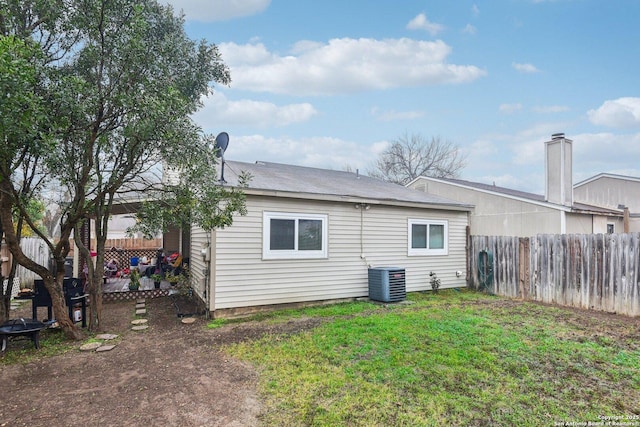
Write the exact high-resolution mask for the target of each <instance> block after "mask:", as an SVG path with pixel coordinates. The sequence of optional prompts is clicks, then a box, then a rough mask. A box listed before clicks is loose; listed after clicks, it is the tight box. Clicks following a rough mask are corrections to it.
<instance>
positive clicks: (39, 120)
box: [0, 35, 45, 320]
mask: <svg viewBox="0 0 640 427" xmlns="http://www.w3.org/2000/svg"><path fill="white" fill-rule="evenodd" d="M38 54H39V49H38V48H37V46H36V45H35V44H34V43H31V42H30V41H28V40H22V39H20V38H19V37H16V36H14V35H7V36H5V37H1V38H0V93H1V94H2V96H0V112H1V113H0V189H2V191H0V209H3V210H4V211H5V212H6V216H7V217H10V219H11V220H10V221H7V222H6V223H5V222H3V221H0V236H2V234H3V231H4V228H5V227H7V228H9V229H10V232H11V234H12V235H14V236H15V239H16V240H17V241H19V240H20V237H21V235H22V232H23V230H29V228H28V226H27V225H26V223H25V219H30V218H29V214H30V213H34V212H37V210H34V209H33V207H34V205H35V198H34V196H35V188H37V187H38V183H39V181H38V179H37V176H38V173H37V170H38V163H39V155H40V153H41V152H42V150H43V146H44V144H43V141H42V139H41V138H40V137H39V136H38V133H37V129H38V128H40V127H41V126H44V124H45V115H44V108H43V103H42V102H41V101H40V99H39V98H38V96H37V95H35V93H34V92H35V88H36V86H37V82H38V79H39V73H40V70H39V68H38V66H37V64H38V59H39V57H38ZM9 177H11V179H13V181H14V182H13V184H14V185H11V186H9V185H8V184H9ZM9 187H10V191H8V190H9ZM34 220H35V218H34ZM16 265H17V260H16V259H13V262H12V265H11V268H10V273H9V276H8V277H6V278H5V277H0V282H4V281H5V279H6V280H7V284H8V286H7V288H6V289H5V288H4V286H2V287H0V292H2V304H0V320H6V319H7V318H8V315H9V307H10V299H11V294H12V287H13V277H14V274H15V268H16Z"/></svg>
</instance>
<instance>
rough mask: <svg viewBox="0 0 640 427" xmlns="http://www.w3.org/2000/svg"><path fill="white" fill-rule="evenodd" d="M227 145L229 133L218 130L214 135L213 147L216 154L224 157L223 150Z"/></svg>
mask: <svg viewBox="0 0 640 427" xmlns="http://www.w3.org/2000/svg"><path fill="white" fill-rule="evenodd" d="M228 146H229V134H228V133H226V132H220V133H219V134H218V136H216V143H215V145H214V146H213V148H214V149H215V150H216V156H218V157H223V158H224V152H225V151H226V150H227V147H228Z"/></svg>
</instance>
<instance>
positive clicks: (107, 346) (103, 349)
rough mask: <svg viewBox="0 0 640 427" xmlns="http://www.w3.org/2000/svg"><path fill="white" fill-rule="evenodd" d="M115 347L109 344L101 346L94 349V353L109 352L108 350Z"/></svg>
mask: <svg viewBox="0 0 640 427" xmlns="http://www.w3.org/2000/svg"><path fill="white" fill-rule="evenodd" d="M115 347H116V346H115V345H111V344H109V345H103V346H100V347H98V348H96V351H109V350H113V349H114V348H115Z"/></svg>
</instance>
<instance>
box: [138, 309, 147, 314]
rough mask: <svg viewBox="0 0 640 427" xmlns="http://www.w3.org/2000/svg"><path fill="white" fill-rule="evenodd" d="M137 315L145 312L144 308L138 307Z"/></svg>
mask: <svg viewBox="0 0 640 427" xmlns="http://www.w3.org/2000/svg"><path fill="white" fill-rule="evenodd" d="M136 314H137V315H142V314H147V310H146V309H145V308H140V309H138V310H136Z"/></svg>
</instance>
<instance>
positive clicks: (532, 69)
mask: <svg viewBox="0 0 640 427" xmlns="http://www.w3.org/2000/svg"><path fill="white" fill-rule="evenodd" d="M511 66H512V67H513V68H514V69H515V70H516V71H519V72H521V73H528V74H531V73H538V72H540V70H538V68H536V66H535V65H532V64H519V63H517V62H512V63H511Z"/></svg>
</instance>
